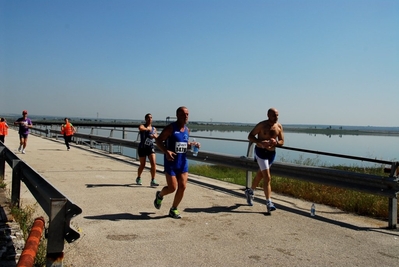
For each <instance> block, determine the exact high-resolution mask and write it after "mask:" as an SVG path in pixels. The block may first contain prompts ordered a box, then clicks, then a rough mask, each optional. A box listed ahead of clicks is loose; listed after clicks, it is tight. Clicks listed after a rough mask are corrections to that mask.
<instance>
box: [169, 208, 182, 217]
mask: <svg viewBox="0 0 399 267" xmlns="http://www.w3.org/2000/svg"><path fill="white" fill-rule="evenodd" d="M169 216H170V217H172V218H173V219H181V216H180V212H179V211H178V210H177V209H175V208H170V210H169Z"/></svg>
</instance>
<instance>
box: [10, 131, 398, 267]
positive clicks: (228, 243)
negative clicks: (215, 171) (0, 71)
mask: <svg viewBox="0 0 399 267" xmlns="http://www.w3.org/2000/svg"><path fill="white" fill-rule="evenodd" d="M6 145H7V146H8V147H9V148H10V149H14V150H16V149H17V147H18V139H17V134H16V132H14V131H13V130H11V131H10V133H9V136H8V137H7V138H6ZM204 149H205V148H204ZM26 151H27V152H26V154H19V153H17V152H16V153H17V154H18V156H19V157H20V158H21V159H23V160H24V161H26V162H27V163H28V164H29V165H30V166H31V167H32V168H34V169H35V170H36V171H38V172H39V173H41V174H43V176H44V177H45V178H46V179H47V180H49V181H50V182H51V183H52V184H53V185H54V186H55V187H56V188H58V189H59V190H60V191H61V192H62V193H63V194H65V195H66V196H67V197H68V198H69V199H71V200H72V202H74V203H75V204H77V205H78V206H79V207H81V208H82V209H83V213H82V214H81V215H79V216H77V217H76V218H74V219H73V220H72V225H73V227H75V228H77V229H78V230H79V231H80V232H81V238H80V239H79V240H77V241H76V242H74V243H71V244H66V247H65V257H64V264H65V266H68V267H72V266H79V267H80V266H190V265H191V266H377V265H378V266H398V265H399V232H398V231H397V230H386V229H385V227H386V226H387V222H384V221H378V220H374V219H370V218H366V217H360V216H355V215H351V214H347V213H345V212H342V211H340V210H338V209H335V208H331V207H328V206H323V205H317V207H316V210H317V216H316V217H310V216H309V210H310V206H311V203H309V202H305V201H301V200H297V199H294V198H289V197H285V196H282V195H277V194H275V195H274V202H275V204H276V207H277V208H278V210H277V211H275V212H273V214H272V215H271V216H266V215H265V206H264V203H263V197H262V192H261V191H260V190H259V191H257V192H256V196H257V199H256V200H257V201H256V203H255V205H254V206H253V207H249V206H247V205H246V202H245V199H244V192H243V188H242V187H240V186H237V185H233V184H229V183H224V182H219V181H214V180H212V179H208V178H205V177H199V176H193V175H190V177H189V184H188V188H187V190H186V194H185V197H184V199H183V202H182V203H181V206H180V210H181V212H182V216H183V218H182V219H181V220H175V219H172V218H169V217H168V216H167V213H168V210H169V208H170V205H171V203H172V196H167V197H166V198H165V200H164V202H163V206H162V207H161V209H160V210H157V209H155V208H154V206H153V200H154V195H155V192H156V190H157V189H155V188H151V187H150V186H149V183H150V176H149V172H148V170H145V171H144V175H143V176H142V177H143V186H137V185H135V184H134V180H135V177H136V172H137V167H138V164H137V162H136V161H134V160H132V159H128V158H125V157H122V156H112V157H110V156H109V155H107V154H105V153H102V152H100V153H99V152H96V151H95V150H89V149H87V148H84V147H80V146H73V147H72V149H71V150H70V151H67V150H66V148H65V145H63V144H62V142H60V141H54V140H49V139H46V138H43V137H37V136H33V135H31V136H30V137H29V144H28V147H27V149H26ZM10 173H11V170H10V169H9V168H7V173H6V178H7V180H8V181H10V177H11V174H10ZM156 178H157V180H158V181H159V182H160V184H161V186H163V185H165V179H164V176H163V174H162V173H161V172H158V173H157V177H156ZM21 197H22V204H23V205H28V204H30V203H33V202H34V200H33V199H32V196H31V195H30V193H29V191H28V190H26V189H23V190H22V196H21ZM37 213H38V215H43V212H42V211H41V210H40V208H38V212H37Z"/></svg>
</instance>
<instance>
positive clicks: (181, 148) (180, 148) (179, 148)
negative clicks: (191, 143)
mask: <svg viewBox="0 0 399 267" xmlns="http://www.w3.org/2000/svg"><path fill="white" fill-rule="evenodd" d="M175 152H176V153H186V152H187V143H185V142H176V146H175Z"/></svg>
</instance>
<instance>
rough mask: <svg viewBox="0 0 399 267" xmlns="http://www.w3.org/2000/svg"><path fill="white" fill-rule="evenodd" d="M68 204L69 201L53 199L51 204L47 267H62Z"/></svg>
mask: <svg viewBox="0 0 399 267" xmlns="http://www.w3.org/2000/svg"><path fill="white" fill-rule="evenodd" d="M66 203H67V199H51V202H50V215H49V218H50V222H49V227H48V230H47V265H46V266H62V261H63V258H64V253H63V250H64V238H65V224H66V220H65V215H66Z"/></svg>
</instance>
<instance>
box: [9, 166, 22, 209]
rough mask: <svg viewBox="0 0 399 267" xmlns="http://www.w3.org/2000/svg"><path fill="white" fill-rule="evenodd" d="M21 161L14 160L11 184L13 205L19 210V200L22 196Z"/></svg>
mask: <svg viewBox="0 0 399 267" xmlns="http://www.w3.org/2000/svg"><path fill="white" fill-rule="evenodd" d="M20 163H21V161H20V160H19V159H14V160H12V166H11V167H12V182H11V204H12V205H13V206H16V207H18V208H19V204H20V203H19V199H20V196H21V180H22V172H21V168H20V166H21V164H20Z"/></svg>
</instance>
